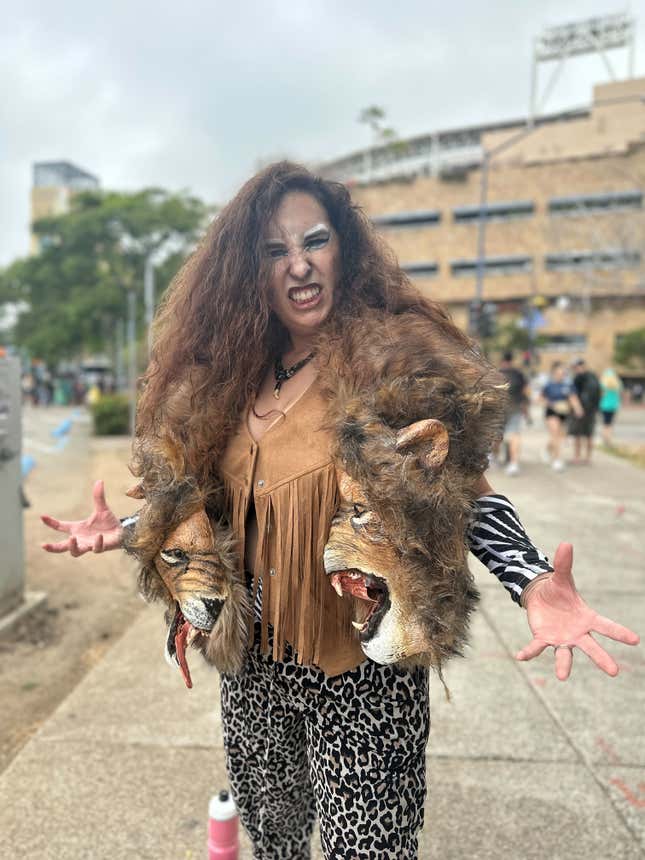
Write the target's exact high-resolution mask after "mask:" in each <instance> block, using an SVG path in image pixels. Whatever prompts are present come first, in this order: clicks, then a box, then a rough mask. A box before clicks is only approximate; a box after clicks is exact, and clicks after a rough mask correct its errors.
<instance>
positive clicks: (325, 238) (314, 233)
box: [303, 224, 331, 250]
mask: <svg viewBox="0 0 645 860" xmlns="http://www.w3.org/2000/svg"><path fill="white" fill-rule="evenodd" d="M330 235H331V234H330V232H329V228H328V227H325V225H324V224H317V225H316V226H315V227H312V228H311V230H307V232H306V233H305V235H304V237H303V238H304V246H305V248H310V249H311V250H315V249H316V248H324V246H325V245H326V244H327V242H329V237H330Z"/></svg>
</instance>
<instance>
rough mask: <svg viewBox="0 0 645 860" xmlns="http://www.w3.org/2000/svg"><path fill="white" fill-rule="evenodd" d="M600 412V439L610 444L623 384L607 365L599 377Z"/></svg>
mask: <svg viewBox="0 0 645 860" xmlns="http://www.w3.org/2000/svg"><path fill="white" fill-rule="evenodd" d="M600 389H601V395H600V412H601V414H602V441H603V442H604V444H605V445H607V447H609V446H611V441H612V430H613V425H614V419H615V417H616V413H617V412H618V410H619V409H620V399H621V394H622V390H623V384H622V382H621V381H620V377H619V376H618V374H617V373H616V371H615V370H614V369H613V368H611V367H608V368H607V369H606V370H605V371H604V373H603V374H602V376H601V377H600Z"/></svg>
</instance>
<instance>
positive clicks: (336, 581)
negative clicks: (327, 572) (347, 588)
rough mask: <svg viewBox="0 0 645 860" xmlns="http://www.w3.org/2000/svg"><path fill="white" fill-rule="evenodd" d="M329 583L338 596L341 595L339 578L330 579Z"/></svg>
mask: <svg viewBox="0 0 645 860" xmlns="http://www.w3.org/2000/svg"><path fill="white" fill-rule="evenodd" d="M331 584H332V585H333V586H334V591H335V592H336V594H337V595H338V596H339V597H342V596H343V586H342V585H341V584H340V580H339V579H332V581H331Z"/></svg>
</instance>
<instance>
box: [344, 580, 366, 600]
mask: <svg viewBox="0 0 645 860" xmlns="http://www.w3.org/2000/svg"><path fill="white" fill-rule="evenodd" d="M342 585H343V591H346V592H347V593H348V594H351V595H352V597H360V598H361V599H362V600H369V601H370V602H372V603H373V602H374V601H373V600H372V598H371V597H370V596H369V594H368V593H367V586H366V585H365V580H364V579H363V577H362V576H361V577H360V578H358V577H357V578H356V579H354V578H353V577H351V576H343V578H342Z"/></svg>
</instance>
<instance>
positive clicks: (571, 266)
mask: <svg viewBox="0 0 645 860" xmlns="http://www.w3.org/2000/svg"><path fill="white" fill-rule="evenodd" d="M640 262H641V254H640V252H639V251H626V250H623V249H611V248H610V249H605V250H602V251H564V252H562V253H560V254H547V255H546V256H545V258H544V264H545V267H546V269H548V270H549V271H552V272H554V271H555V272H565V271H576V270H580V269H632V268H634V267H635V266H639V265H640Z"/></svg>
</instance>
